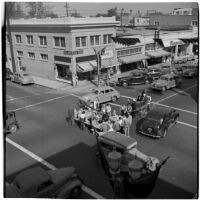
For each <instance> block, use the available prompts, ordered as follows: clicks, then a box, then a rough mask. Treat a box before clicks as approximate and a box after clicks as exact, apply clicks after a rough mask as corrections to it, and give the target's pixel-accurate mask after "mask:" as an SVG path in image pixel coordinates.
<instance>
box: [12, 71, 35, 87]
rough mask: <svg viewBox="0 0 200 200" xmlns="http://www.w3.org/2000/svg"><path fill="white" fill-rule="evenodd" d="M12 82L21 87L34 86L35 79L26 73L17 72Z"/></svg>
mask: <svg viewBox="0 0 200 200" xmlns="http://www.w3.org/2000/svg"><path fill="white" fill-rule="evenodd" d="M11 81H12V82H16V83H19V84H21V85H27V84H33V83H34V80H33V78H32V77H31V76H30V75H29V74H27V73H24V72H16V73H14V74H13V75H12V76H11Z"/></svg>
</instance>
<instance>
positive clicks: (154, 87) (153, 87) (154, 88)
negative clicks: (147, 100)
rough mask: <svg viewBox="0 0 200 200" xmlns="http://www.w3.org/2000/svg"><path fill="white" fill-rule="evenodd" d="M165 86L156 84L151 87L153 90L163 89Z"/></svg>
mask: <svg viewBox="0 0 200 200" xmlns="http://www.w3.org/2000/svg"><path fill="white" fill-rule="evenodd" d="M162 88H163V87H156V86H151V89H153V90H162Z"/></svg>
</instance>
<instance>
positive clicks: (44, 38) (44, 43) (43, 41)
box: [39, 36, 47, 46]
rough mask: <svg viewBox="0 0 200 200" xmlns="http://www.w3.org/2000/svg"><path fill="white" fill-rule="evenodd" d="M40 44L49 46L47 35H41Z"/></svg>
mask: <svg viewBox="0 0 200 200" xmlns="http://www.w3.org/2000/svg"><path fill="white" fill-rule="evenodd" d="M39 44H40V46H47V37H46V36H39Z"/></svg>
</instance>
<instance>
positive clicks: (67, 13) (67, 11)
mask: <svg viewBox="0 0 200 200" xmlns="http://www.w3.org/2000/svg"><path fill="white" fill-rule="evenodd" d="M65 7H66V15H67V17H69V10H68V8H69V6H68V3H67V2H66V5H65Z"/></svg>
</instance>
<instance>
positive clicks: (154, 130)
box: [136, 107, 179, 138]
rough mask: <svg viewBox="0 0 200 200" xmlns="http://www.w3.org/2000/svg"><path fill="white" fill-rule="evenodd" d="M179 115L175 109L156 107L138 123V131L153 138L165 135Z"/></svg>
mask: <svg viewBox="0 0 200 200" xmlns="http://www.w3.org/2000/svg"><path fill="white" fill-rule="evenodd" d="M178 117H179V113H178V112H177V111H176V110H175V109H168V108H163V107H162V108H161V107H159V108H158V107H156V108H154V109H152V110H151V111H149V113H148V114H147V116H146V117H144V118H142V119H140V120H139V121H138V122H137V124H136V132H137V133H139V134H143V135H146V136H150V137H153V138H160V137H164V136H165V135H166V134H167V131H168V130H169V129H170V128H171V127H172V125H174V124H175V123H176V121H177V119H178Z"/></svg>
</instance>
